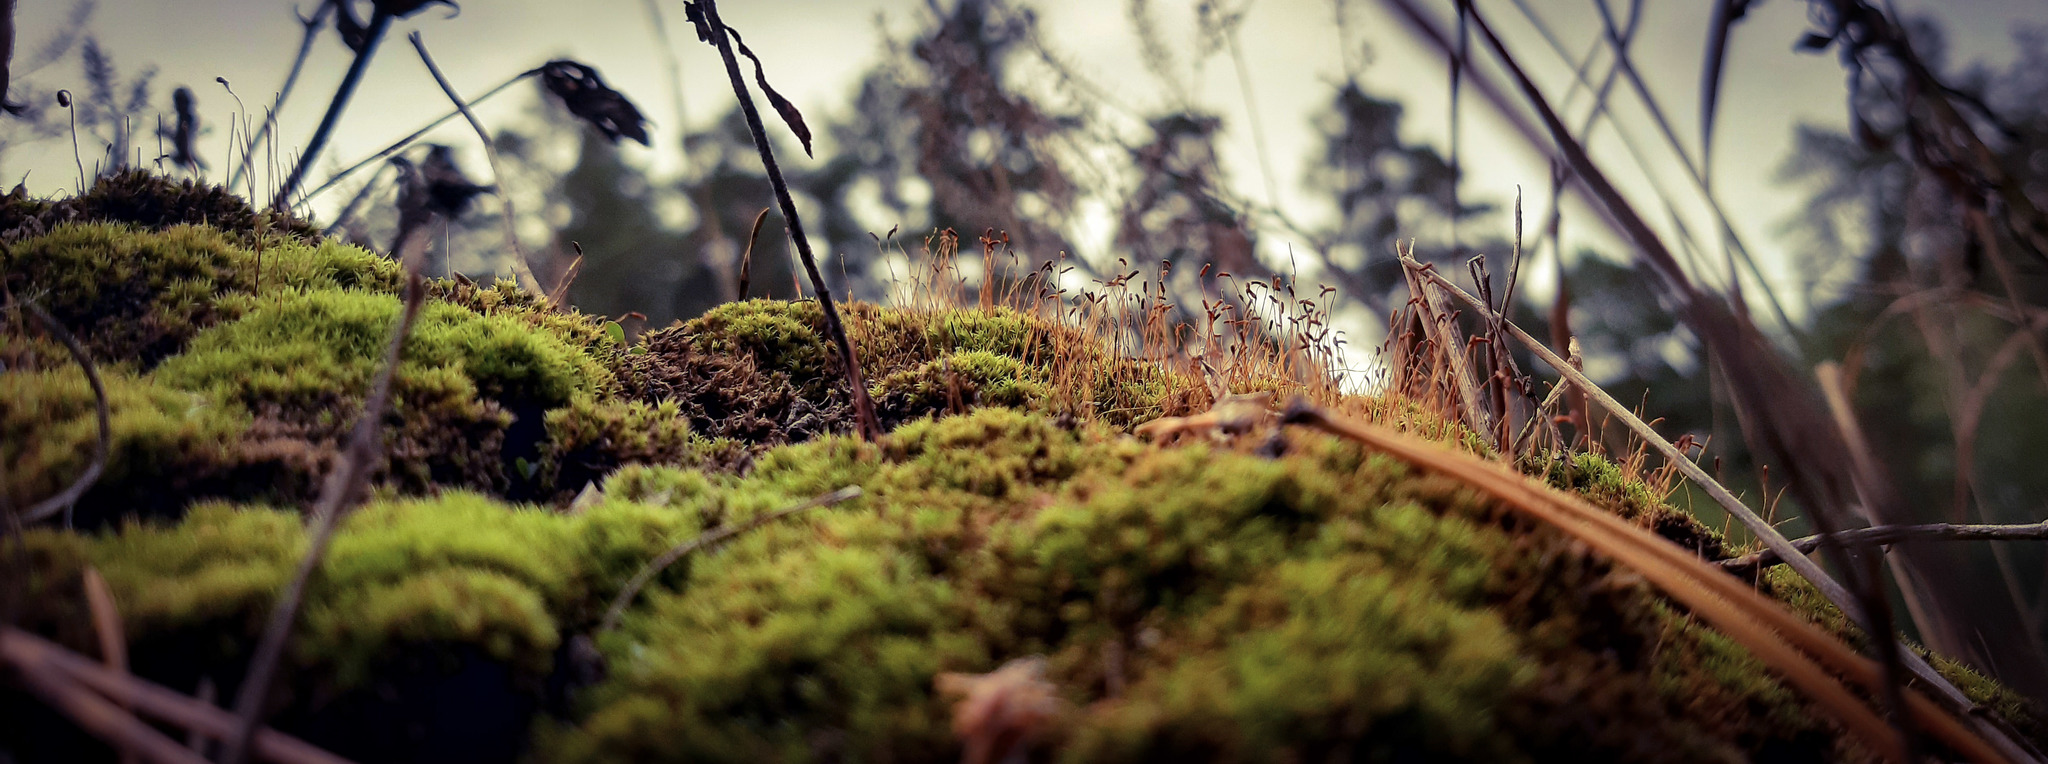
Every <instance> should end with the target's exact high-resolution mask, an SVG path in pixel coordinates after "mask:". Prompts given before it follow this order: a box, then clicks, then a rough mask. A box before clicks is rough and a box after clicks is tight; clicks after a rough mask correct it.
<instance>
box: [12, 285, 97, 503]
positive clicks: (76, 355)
mask: <svg viewBox="0 0 2048 764" xmlns="http://www.w3.org/2000/svg"><path fill="white" fill-rule="evenodd" d="M21 303H22V305H23V306H26V307H27V308H28V312H29V314H30V315H33V316H35V317H36V321H38V322H40V323H42V325H43V330H44V331H46V332H49V333H50V336H52V337H55V338H57V341H58V342H60V343H63V345H64V350H65V352H67V353H70V354H71V360H73V361H77V362H78V367H79V368H80V369H82V370H84V371H85V382H86V384H88V385H91V386H92V398H93V415H94V416H95V417H96V418H97V419H96V421H97V422H98V425H99V430H98V433H99V438H98V439H97V440H95V441H93V449H92V462H91V463H89V464H87V465H86V467H85V471H84V472H81V473H79V475H78V478H77V479H75V480H73V481H71V485H69V486H66V487H65V488H64V490H62V491H59V492H57V495H55V496H52V497H50V498H47V499H44V500H42V501H39V502H36V503H35V504H32V505H30V506H29V508H28V510H27V511H26V512H23V513H22V515H21V521H22V522H24V523H33V522H39V521H42V520H45V519H48V518H49V517H51V516H53V515H56V514H57V513H59V512H62V513H64V516H65V525H70V517H71V515H70V513H71V505H73V504H76V503H78V499H79V497H81V496H84V495H85V492H86V491H88V490H91V489H92V486H93V483H95V482H98V481H99V479H100V473H102V472H105V471H106V469H107V453H108V451H109V450H111V448H112V446H111V444H112V443H113V438H114V430H113V424H112V421H111V418H110V416H109V414H108V411H107V388H106V385H105V384H103V383H101V382H100V372H99V368H98V367H97V366H94V365H93V362H92V355H91V354H89V353H87V352H85V346H83V345H80V344H79V343H78V338H77V337H74V336H72V335H71V330H69V329H65V328H64V322H62V321H58V320H57V318H56V317H55V316H52V315H50V312H49V311H47V310H44V309H43V306H41V305H37V304H36V303H35V302H34V301H32V300H22V301H21Z"/></svg>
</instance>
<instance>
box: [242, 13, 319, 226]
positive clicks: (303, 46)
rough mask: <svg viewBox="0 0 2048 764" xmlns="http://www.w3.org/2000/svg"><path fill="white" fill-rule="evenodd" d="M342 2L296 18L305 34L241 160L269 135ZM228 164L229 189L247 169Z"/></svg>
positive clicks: (253, 192) (253, 182)
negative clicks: (267, 111)
mask: <svg viewBox="0 0 2048 764" xmlns="http://www.w3.org/2000/svg"><path fill="white" fill-rule="evenodd" d="M345 1H346V0H320V5H319V7H316V8H314V9H313V15H312V16H310V17H300V19H299V26H301V27H304V28H305V34H304V35H303V36H301V37H300V38H299V53H298V55H296V56H294V57H293V58H292V68H291V70H290V71H288V72H286V73H285V75H284V85H283V86H282V87H279V88H278V89H277V98H276V99H275V100H273V101H271V103H270V110H269V113H270V115H271V116H270V118H268V119H265V120H263V127H262V128H261V129H258V130H257V131H256V132H255V133H254V134H252V135H250V136H249V142H248V144H247V145H245V146H243V147H242V156H243V157H244V158H245V159H246V158H247V157H249V156H251V155H253V154H255V153H256V145H257V144H259V143H262V142H263V139H264V138H265V137H268V136H269V135H270V129H271V128H273V127H276V126H277V117H276V114H277V113H278V112H281V111H284V102H285V99H287V98H290V97H291V94H292V87H293V86H294V85H297V84H298V82H299V72H301V71H303V70H304V69H305V68H306V57H307V56H308V55H310V54H311V53H312V52H313V41H314V40H317V39H319V38H320V30H322V29H325V28H327V14H329V13H333V12H334V7H335V4H336V3H338V2H345ZM292 13H293V14H295V15H296V14H297V13H298V11H297V10H293V11H292ZM229 159H230V160H232V159H233V157H229ZM228 164H229V165H230V166H232V167H234V168H235V169H234V172H233V173H232V174H230V175H229V176H228V184H227V188H230V189H232V188H234V187H235V184H236V183H239V182H241V179H242V171H243V169H244V168H246V167H248V163H247V162H246V161H245V162H244V163H243V164H240V165H236V164H234V162H232V161H230V162H229V163H228ZM249 185H251V186H254V185H256V182H255V179H254V178H251V179H250V182H249ZM255 195H256V192H255V190H254V189H253V188H252V189H251V190H250V192H249V196H250V198H252V199H253V198H255Z"/></svg>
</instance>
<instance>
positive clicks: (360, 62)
mask: <svg viewBox="0 0 2048 764" xmlns="http://www.w3.org/2000/svg"><path fill="white" fill-rule="evenodd" d="M390 28H391V14H390V13H387V12H385V11H384V10H383V8H382V7H379V8H378V9H377V10H376V11H374V12H372V13H371V14H370V23H369V26H367V27H365V30H364V32H363V47H362V49H361V50H357V51H356V58H355V60H354V61H352V62H350V63H349V65H348V73H347V74H344V75H342V77H341V85H340V87H337V88H335V90H334V100H332V101H329V102H328V103H327V114H326V115H325V116H322V117H321V118H320V126H319V127H317V128H314V130H313V138H312V139H311V140H308V141H306V148H305V150H304V151H301V152H299V161H298V163H296V164H294V165H292V174H291V175H288V176H286V177H285V180H284V185H283V186H280V187H278V189H277V195H276V196H274V197H271V200H270V206H271V207H272V208H275V209H279V210H289V209H291V198H292V193H293V192H295V191H298V190H299V183H300V182H301V181H304V180H305V179H306V170H307V168H310V167H312V166H313V162H315V161H317V160H319V159H320V150H321V149H324V148H327V139H328V138H330V137H332V136H333V135H334V126H335V125H336V124H338V123H340V122H341V113H342V112H343V111H346V110H347V109H348V101H349V99H350V98H351V97H353V96H354V95H355V93H356V85H358V84H360V83H362V81H363V72H365V71H368V70H369V68H370V59H371V58H373V57H375V56H376V53H377V43H379V42H382V41H383V40H384V30H386V29H390Z"/></svg>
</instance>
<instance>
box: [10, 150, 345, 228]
mask: <svg viewBox="0 0 2048 764" xmlns="http://www.w3.org/2000/svg"><path fill="white" fill-rule="evenodd" d="M72 221H95V222H112V223H125V224H128V225H133V226H137V227H140V228H145V229H150V230H162V229H165V228H170V227H173V226H179V225H204V226H208V227H210V228H214V229H217V230H220V231H223V232H226V233H228V234H230V235H233V236H236V237H238V238H241V239H244V240H248V241H255V240H259V239H263V238H267V237H272V236H282V237H289V238H291V239H293V240H298V241H309V240H312V239H314V238H317V237H318V235H319V231H318V229H315V228H314V227H313V226H312V225H311V224H309V223H307V222H306V221H303V220H299V219H296V218H293V217H291V216H290V215H289V214H280V213H278V212H275V211H272V210H264V211H260V212H259V211H257V210H256V208H254V207H252V206H250V204H249V202H248V201H246V200H244V199H243V198H241V197H240V196H236V195H235V194H233V193H232V192H229V191H228V190H227V189H225V188H223V187H220V186H216V185H212V184H209V183H203V182H198V181H193V180H189V179H187V180H177V179H173V178H169V177H165V176H161V175H155V174H152V173H150V172H148V171H146V170H141V169H132V168H131V169H118V170H114V171H113V172H109V173H106V174H103V175H101V176H99V177H98V178H97V179H95V180H94V181H93V185H92V188H90V189H87V190H86V192H85V193H83V194H79V195H78V196H75V197H71V198H68V199H57V200H44V199H32V198H29V196H28V191H27V189H26V188H24V187H22V186H16V187H15V188H14V192H13V193H10V194H8V195H7V196H6V197H5V198H4V199H0V231H22V232H26V233H27V234H28V235H34V234H36V233H41V232H44V231H48V230H50V229H52V228H55V227H56V226H58V225H61V224H63V223H68V222H72Z"/></svg>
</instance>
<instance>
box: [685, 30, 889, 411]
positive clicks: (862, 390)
mask: <svg viewBox="0 0 2048 764" xmlns="http://www.w3.org/2000/svg"><path fill="white" fill-rule="evenodd" d="M697 7H698V8H700V9H702V12H703V14H704V23H705V25H706V26H708V27H709V28H710V30H711V44H712V45H714V46H716V47H717V48H718V55H719V57H720V58H723V59H725V73H726V75H727V76H728V77H729V78H731V80H732V92H733V96H734V97H736V98H738V99H739V102H740V112H741V113H742V114H743V115H745V116H746V118H747V130H748V131H749V132H751V133H752V134H753V138H754V146H755V147H756V148H758V149H760V151H761V164H762V165H763V166H764V167H765V168H766V169H767V171H768V182H769V184H770V185H772V186H774V187H775V201H776V203H777V204H780V205H781V206H782V219H783V221H784V222H785V223H787V224H788V225H789V235H790V238H792V239H794V240H796V251H797V254H798V255H800V256H802V258H803V261H804V271H805V272H806V273H807V274H808V275H809V276H810V278H811V288H812V289H813V290H815V291H817V293H818V305H819V307H821V308H823V309H824V311H825V331H826V332H828V333H830V334H831V335H832V342H833V344H835V345H838V347H839V358H840V360H841V361H843V362H845V364H846V383H847V386H848V387H851V388H852V390H850V391H849V392H850V393H851V394H852V395H853V414H854V419H855V421H856V422H858V423H859V426H860V434H861V437H862V438H865V439H867V440H869V441H876V440H880V439H881V437H882V422H881V420H880V419H877V418H876V417H875V404H874V401H873V400H871V399H869V397H868V386H867V382H866V380H864V379H862V376H861V369H860V356H858V355H856V354H855V352H854V349H853V342H852V341H851V340H849V339H847V337H846V325H845V323H844V322H843V321H841V320H840V317H839V308H838V306H837V305H835V304H834V303H833V300H832V289H831V288H830V287H828V286H826V285H825V277H824V276H823V275H822V274H820V273H819V272H818V259H817V258H816V257H814V256H812V254H811V240H810V238H809V237H806V236H804V224H803V221H802V219H800V218H798V217H797V214H796V200H795V199H793V198H791V197H790V195H789V182H788V181H785V180H783V178H782V167H781V166H780V165H777V164H776V163H775V151H774V149H773V147H771V146H770V145H769V143H768V130H767V128H765V127H763V126H762V124H761V111H760V109H758V108H755V106H754V97H753V96H752V95H749V94H748V91H747V81H746V79H745V78H744V77H743V76H742V75H741V74H740V62H739V58H738V57H737V56H735V55H733V52H732V40H731V39H730V36H729V30H727V29H726V27H725V21H724V20H722V19H720V18H719V17H718V3H717V2H715V0H698V1H697Z"/></svg>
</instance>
